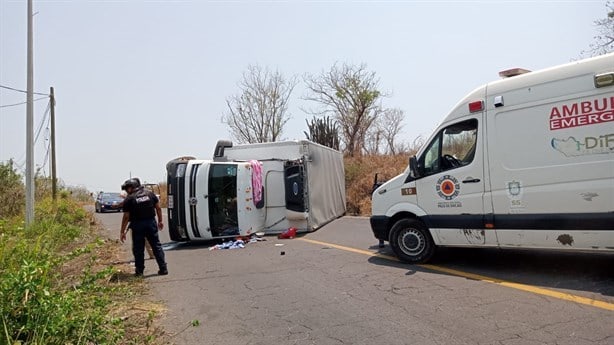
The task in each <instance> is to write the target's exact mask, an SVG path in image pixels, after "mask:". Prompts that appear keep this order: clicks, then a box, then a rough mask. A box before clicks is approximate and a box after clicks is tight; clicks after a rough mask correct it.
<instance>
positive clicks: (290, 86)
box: [222, 65, 297, 143]
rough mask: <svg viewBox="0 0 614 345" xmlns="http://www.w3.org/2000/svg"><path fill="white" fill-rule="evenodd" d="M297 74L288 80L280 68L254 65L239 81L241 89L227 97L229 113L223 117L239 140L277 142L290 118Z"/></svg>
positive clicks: (249, 67)
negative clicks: (290, 104) (290, 103)
mask: <svg viewBox="0 0 614 345" xmlns="http://www.w3.org/2000/svg"><path fill="white" fill-rule="evenodd" d="M296 83H297V80H296V77H291V78H289V79H286V78H285V77H284V76H283V75H282V74H281V73H280V72H279V71H275V72H271V71H270V70H269V69H268V68H262V67H260V66H254V65H250V66H248V67H247V71H245V72H244V73H243V80H241V81H240V82H239V85H238V86H239V89H240V92H239V94H237V95H233V96H230V97H229V98H227V99H226V105H227V106H228V112H227V113H225V114H224V115H223V116H222V122H223V123H225V124H227V125H228V127H229V129H230V133H231V135H232V136H233V137H234V139H236V140H237V141H238V142H239V143H264V142H271V141H276V140H278V139H279V137H280V136H281V134H282V132H283V127H284V125H285V124H286V122H288V120H289V119H290V115H289V114H288V113H287V110H288V99H289V98H290V95H291V94H292V91H293V90H294V87H295V86H296Z"/></svg>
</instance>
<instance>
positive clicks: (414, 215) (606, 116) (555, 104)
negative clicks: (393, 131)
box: [371, 54, 614, 263]
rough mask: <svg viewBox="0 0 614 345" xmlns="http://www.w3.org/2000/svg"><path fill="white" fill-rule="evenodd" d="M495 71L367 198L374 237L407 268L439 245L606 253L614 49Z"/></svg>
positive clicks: (610, 223)
mask: <svg viewBox="0 0 614 345" xmlns="http://www.w3.org/2000/svg"><path fill="white" fill-rule="evenodd" d="M500 76H501V77H503V79H501V80H498V81H494V82H491V83H488V84H486V85H484V86H481V87H479V88H477V89H476V90H474V91H473V92H471V93H470V94H469V95H467V96H466V97H465V98H463V99H462V100H461V101H460V102H459V103H458V104H457V105H456V106H455V107H454V108H453V109H452V111H451V112H450V114H449V115H448V116H447V117H446V118H445V120H444V121H443V122H442V123H441V124H440V125H439V126H438V128H437V130H436V131H435V132H434V133H433V134H432V135H431V137H430V138H429V139H428V140H427V142H426V144H425V145H424V146H423V147H422V148H421V149H420V150H419V151H418V153H417V154H416V156H415V157H411V158H410V160H409V166H408V168H407V169H406V170H405V172H404V173H403V174H401V175H399V176H397V177H395V178H393V179H391V180H390V181H388V182H386V183H384V184H383V185H381V186H379V187H378V188H377V189H376V190H375V191H374V192H373V199H372V216H371V229H372V230H373V233H374V235H375V237H376V238H378V239H380V240H385V241H389V242H390V245H391V247H392V249H393V250H394V252H395V254H396V255H397V256H398V258H399V259H401V260H402V261H405V262H409V263H419V262H426V261H428V260H429V259H430V258H431V257H432V255H433V253H434V251H435V248H436V247H437V246H451V247H452V246H453V247H500V248H535V249H560V250H575V251H603V252H605V251H610V252H614V54H607V55H602V56H599V57H595V58H590V59H586V60H581V61H575V62H572V63H569V64H565V65H561V66H557V67H552V68H548V69H544V70H540V71H535V72H529V71H526V70H522V69H513V70H508V71H504V72H501V73H500Z"/></svg>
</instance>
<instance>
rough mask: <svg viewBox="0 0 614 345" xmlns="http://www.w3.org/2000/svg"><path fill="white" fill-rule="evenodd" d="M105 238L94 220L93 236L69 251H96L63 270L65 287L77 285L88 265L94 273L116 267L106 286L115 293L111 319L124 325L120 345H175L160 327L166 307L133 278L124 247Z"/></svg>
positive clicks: (111, 297)
mask: <svg viewBox="0 0 614 345" xmlns="http://www.w3.org/2000/svg"><path fill="white" fill-rule="evenodd" d="M105 236H106V235H105V232H104V229H103V228H102V227H101V226H100V225H99V224H97V222H96V221H95V217H92V221H91V222H90V233H89V234H88V235H87V236H85V238H83V239H82V240H81V241H79V243H74V244H72V245H71V247H72V248H67V250H68V252H70V250H74V249H75V248H85V247H87V246H88V244H89V248H92V249H91V251H87V252H86V253H85V254H82V255H79V256H77V257H75V258H74V259H72V260H71V261H70V262H69V263H67V264H65V265H64V266H63V267H62V268H61V269H62V276H63V277H64V279H65V283H67V284H72V283H76V280H77V279H78V277H79V275H80V273H81V272H82V271H83V269H85V268H86V267H87V266H88V265H89V266H90V269H91V270H92V271H94V272H98V271H102V270H104V269H108V268H109V267H112V268H113V274H112V275H111V276H110V278H109V279H108V281H107V282H106V284H109V286H110V287H111V291H113V292H112V295H111V296H109V297H110V299H111V300H112V305H111V307H110V312H109V317H110V318H112V319H113V320H115V321H116V322H118V323H121V325H122V326H123V328H124V329H125V333H124V337H123V339H122V340H121V341H120V342H119V343H118V344H151V345H162V344H165V345H166V344H172V343H171V342H170V337H169V336H168V335H167V334H166V333H165V332H164V330H163V328H162V326H161V323H160V320H161V318H162V317H163V316H164V313H165V312H166V307H165V306H164V305H163V304H162V303H160V302H159V301H155V300H154V299H153V298H152V296H151V294H150V291H149V287H148V285H147V281H146V280H144V279H142V278H136V277H134V276H133V272H134V267H133V266H131V264H130V263H131V262H130V261H128V260H126V258H127V257H129V254H128V253H126V252H125V251H124V249H123V248H122V245H121V243H120V242H119V241H118V240H116V239H109V238H108V237H105ZM71 280H75V282H72V281H71Z"/></svg>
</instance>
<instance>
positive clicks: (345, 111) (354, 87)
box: [303, 64, 386, 156]
mask: <svg viewBox="0 0 614 345" xmlns="http://www.w3.org/2000/svg"><path fill="white" fill-rule="evenodd" d="M304 81H305V84H306V86H307V90H308V94H307V95H306V96H305V97H304V98H303V99H305V100H308V101H313V102H316V103H319V105H320V109H318V110H316V111H307V112H309V113H311V114H314V115H316V116H317V115H323V114H330V115H332V117H333V118H334V119H335V120H336V121H337V123H338V124H339V127H340V129H341V139H342V142H343V146H344V151H345V152H346V153H348V154H349V155H351V156H353V155H356V154H360V153H361V151H362V150H364V148H365V140H366V138H367V132H368V131H369V129H370V128H371V126H372V125H373V123H374V121H375V120H376V118H377V117H378V116H379V114H380V113H381V112H382V108H381V98H382V97H385V96H386V95H384V94H382V92H381V91H379V79H377V78H376V76H375V72H369V71H367V66H366V65H365V64H361V65H360V66H351V65H347V64H342V65H338V64H335V65H333V66H332V67H331V69H330V70H329V71H328V72H322V73H321V74H320V75H317V76H313V75H306V76H305V77H304Z"/></svg>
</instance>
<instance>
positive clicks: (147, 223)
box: [120, 179, 168, 277]
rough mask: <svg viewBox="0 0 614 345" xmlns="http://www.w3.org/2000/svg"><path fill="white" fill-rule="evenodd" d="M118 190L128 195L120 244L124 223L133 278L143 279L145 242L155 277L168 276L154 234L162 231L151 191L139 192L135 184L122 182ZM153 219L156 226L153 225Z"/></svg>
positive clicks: (160, 218) (160, 247)
mask: <svg viewBox="0 0 614 345" xmlns="http://www.w3.org/2000/svg"><path fill="white" fill-rule="evenodd" d="M122 189H123V190H125V191H126V192H127V193H128V196H127V197H126V199H125V200H124V205H123V210H124V217H123V218H122V225H121V235H120V239H121V241H122V243H123V242H124V241H125V240H126V233H127V232H128V229H127V227H128V223H130V228H131V229H132V254H133V255H134V265H135V272H134V275H135V276H137V277H140V276H143V271H144V270H145V253H144V252H145V240H147V242H149V244H150V245H151V247H152V249H153V252H154V256H155V257H156V262H157V263H158V268H159V270H158V274H159V275H166V274H168V269H167V267H166V261H164V251H163V250H162V244H161V243H160V238H159V237H158V230H162V228H163V227H164V224H163V222H162V209H161V208H160V204H159V200H158V197H157V196H156V195H155V194H154V193H152V192H151V191H149V190H147V189H145V188H143V187H142V186H141V184H140V183H139V181H138V180H136V179H129V180H126V182H124V184H123V185H122ZM156 216H157V217H158V223H157V224H156Z"/></svg>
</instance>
